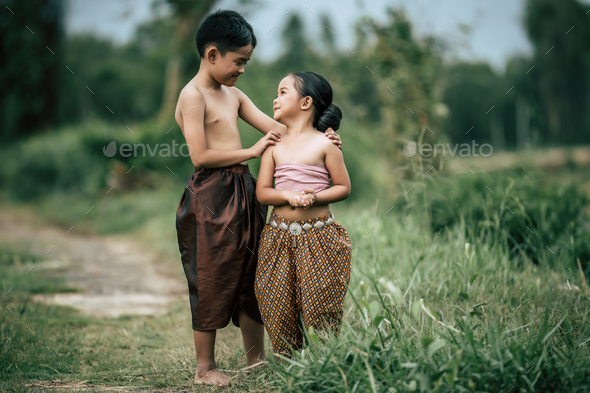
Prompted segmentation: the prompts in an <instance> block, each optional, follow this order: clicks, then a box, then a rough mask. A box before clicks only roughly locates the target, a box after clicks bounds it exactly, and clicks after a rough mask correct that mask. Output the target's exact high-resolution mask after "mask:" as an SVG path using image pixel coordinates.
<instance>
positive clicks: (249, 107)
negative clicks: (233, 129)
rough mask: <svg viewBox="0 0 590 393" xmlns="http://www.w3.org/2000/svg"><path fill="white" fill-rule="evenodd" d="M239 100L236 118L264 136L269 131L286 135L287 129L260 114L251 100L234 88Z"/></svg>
mask: <svg viewBox="0 0 590 393" xmlns="http://www.w3.org/2000/svg"><path fill="white" fill-rule="evenodd" d="M235 90H236V93H237V95H238V99H239V100H240V109H239V110H238V116H240V118H241V119H242V120H244V121H245V122H246V123H248V124H250V125H251V126H252V127H254V128H256V129H257V130H258V131H260V132H262V133H263V134H266V133H267V132H269V131H270V130H275V131H277V132H280V133H281V134H282V135H285V134H286V133H287V127H286V126H285V125H284V124H281V123H279V122H278V121H276V120H274V119H272V118H270V117H269V116H267V115H266V114H265V113H264V112H262V111H261V110H260V109H258V107H257V106H256V105H254V103H253V102H252V100H251V99H250V98H249V97H248V96H247V95H246V94H244V93H243V92H242V91H241V90H240V89H238V88H237V87H236V88H235Z"/></svg>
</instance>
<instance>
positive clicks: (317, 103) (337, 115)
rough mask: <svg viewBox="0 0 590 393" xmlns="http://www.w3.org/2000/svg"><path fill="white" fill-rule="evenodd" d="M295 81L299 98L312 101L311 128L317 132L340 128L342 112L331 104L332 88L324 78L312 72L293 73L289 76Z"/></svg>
mask: <svg viewBox="0 0 590 393" xmlns="http://www.w3.org/2000/svg"><path fill="white" fill-rule="evenodd" d="M289 75H291V76H292V77H293V79H294V81H295V83H294V84H295V88H296V89H297V92H298V93H299V95H300V96H301V97H307V96H310V97H311V99H312V100H313V127H314V128H315V129H316V130H318V131H322V132H324V131H326V130H327V129H328V128H332V129H333V130H334V131H336V130H338V128H339V127H340V120H341V119H342V111H341V110H340V108H338V107H337V106H336V105H333V104H332V95H333V94H332V86H330V84H329V83H328V81H327V80H326V78H324V77H323V76H321V75H318V74H316V73H313V72H293V73H291V74H289Z"/></svg>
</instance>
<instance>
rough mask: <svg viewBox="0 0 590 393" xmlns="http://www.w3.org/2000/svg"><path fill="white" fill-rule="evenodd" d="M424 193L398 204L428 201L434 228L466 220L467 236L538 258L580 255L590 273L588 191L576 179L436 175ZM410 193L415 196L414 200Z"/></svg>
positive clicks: (570, 260) (572, 261) (573, 262)
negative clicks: (569, 181) (548, 180)
mask: <svg viewBox="0 0 590 393" xmlns="http://www.w3.org/2000/svg"><path fill="white" fill-rule="evenodd" d="M423 186H424V187H425V188H426V191H425V192H422V193H421V192H418V190H419V189H420V187H419V186H418V187H417V192H416V194H417V195H416V194H414V195H410V196H405V198H404V199H403V200H402V201H400V202H399V203H400V204H403V205H405V207H406V209H410V210H416V209H418V208H423V207H424V206H427V209H428V214H429V223H430V227H431V229H432V230H433V231H434V232H440V231H443V230H444V229H446V228H452V227H454V226H457V225H464V226H465V229H466V231H467V233H468V236H469V238H471V239H474V238H484V237H491V238H493V239H496V240H498V241H500V242H504V243H506V244H507V245H508V246H509V247H510V249H511V250H512V252H514V253H519V254H521V253H522V254H524V255H526V256H527V257H528V258H529V259H531V260H532V261H534V262H535V263H538V262H539V261H541V260H545V261H548V262H550V263H551V264H554V263H563V261H567V265H569V267H570V268H572V270H574V269H575V270H577V269H578V264H577V260H578V259H579V260H580V263H581V264H582V267H583V269H584V270H585V273H586V274H588V273H590V271H589V270H590V269H589V266H590V265H589V262H590V217H589V216H588V214H587V213H586V211H585V209H586V206H587V205H588V196H587V195H586V194H585V193H584V192H583V191H581V190H580V189H579V188H578V186H577V185H575V184H555V183H553V184H546V183H545V182H544V181H543V177H542V175H541V174H540V173H538V172H532V173H526V174H525V173H518V172H511V173H506V174H493V175H490V174H478V175H472V174H467V175H463V176H459V177H456V178H438V179H436V180H432V181H431V182H430V183H428V184H424V185H423ZM410 197H414V198H416V199H414V200H413V202H412V203H410V201H412V199H411V198H410Z"/></svg>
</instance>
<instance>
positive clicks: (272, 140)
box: [250, 131, 281, 158]
mask: <svg viewBox="0 0 590 393" xmlns="http://www.w3.org/2000/svg"><path fill="white" fill-rule="evenodd" d="M280 141H281V133H280V132H277V131H269V132H268V133H267V134H266V135H265V136H263V137H262V138H260V140H259V141H258V142H256V144H255V145H254V146H252V147H251V148H250V151H251V152H252V154H253V156H254V157H252V158H258V157H260V156H261V155H262V153H264V151H265V150H266V148H267V147H268V146H271V145H272V146H276V144H277V143H278V142H280Z"/></svg>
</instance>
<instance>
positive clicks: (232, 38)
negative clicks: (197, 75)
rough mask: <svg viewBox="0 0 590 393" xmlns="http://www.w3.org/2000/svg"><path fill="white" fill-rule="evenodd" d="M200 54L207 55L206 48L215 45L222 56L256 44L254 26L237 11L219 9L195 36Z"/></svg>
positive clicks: (204, 22)
mask: <svg viewBox="0 0 590 393" xmlns="http://www.w3.org/2000/svg"><path fill="white" fill-rule="evenodd" d="M195 41H196V44H197V50H198V51H199V56H201V57H204V56H205V48H206V47H207V46H208V45H215V46H216V47H217V50H218V51H219V52H220V53H221V56H225V54H226V53H227V52H235V51H236V50H237V49H239V48H241V47H243V46H246V45H249V44H252V47H255V46H256V36H255V35H254V30H252V26H250V24H249V23H248V22H246V20H245V19H244V18H243V17H242V15H240V14H238V13H237V12H235V11H231V10H218V11H216V12H214V13H213V14H211V15H209V16H208V17H207V18H205V20H204V21H203V23H202V24H201V27H199V31H197V36H196V37H195Z"/></svg>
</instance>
